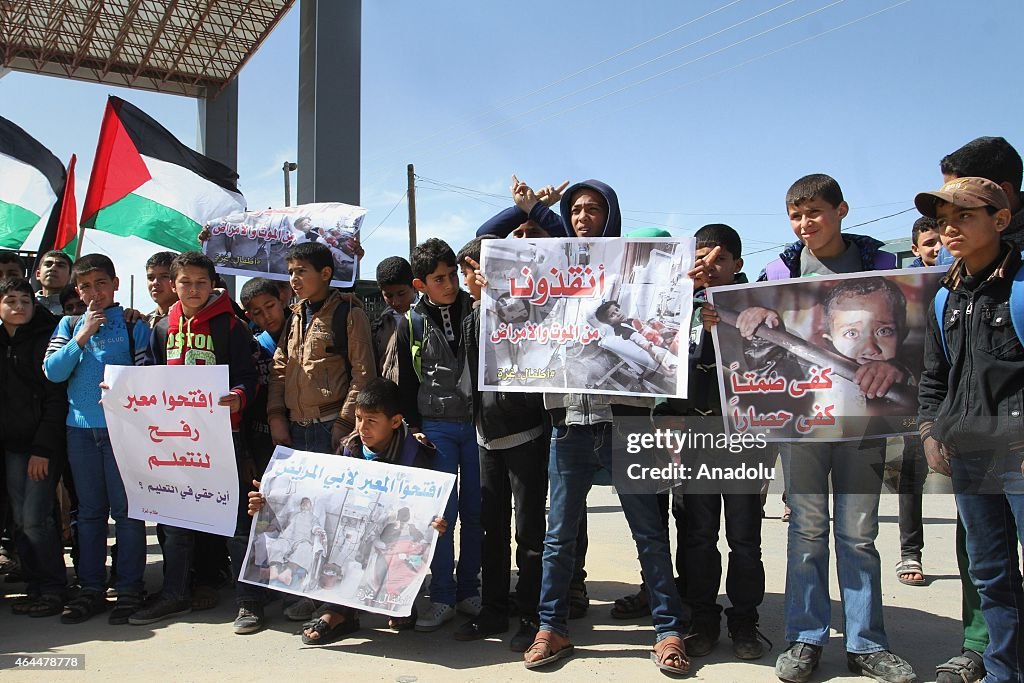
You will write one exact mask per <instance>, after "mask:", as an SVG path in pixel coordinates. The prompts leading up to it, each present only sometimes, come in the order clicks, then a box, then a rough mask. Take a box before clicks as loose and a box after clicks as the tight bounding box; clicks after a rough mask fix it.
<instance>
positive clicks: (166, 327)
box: [150, 315, 170, 365]
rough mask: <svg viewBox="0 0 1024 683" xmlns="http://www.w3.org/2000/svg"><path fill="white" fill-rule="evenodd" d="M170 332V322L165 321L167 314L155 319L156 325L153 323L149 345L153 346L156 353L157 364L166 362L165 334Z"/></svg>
mask: <svg viewBox="0 0 1024 683" xmlns="http://www.w3.org/2000/svg"><path fill="white" fill-rule="evenodd" d="M169 333H170V323H169V322H168V321H167V316H166V315H165V316H164V317H162V318H160V319H159V320H157V321H156V325H153V331H152V332H151V334H152V335H153V340H152V341H151V342H150V345H151V346H152V347H153V351H154V353H155V354H156V362H157V363H158V364H159V365H166V363H167V335H168V334H169Z"/></svg>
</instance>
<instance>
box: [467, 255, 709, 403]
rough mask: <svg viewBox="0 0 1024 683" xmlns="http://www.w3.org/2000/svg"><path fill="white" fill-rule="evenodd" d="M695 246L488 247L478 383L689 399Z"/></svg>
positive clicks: (516, 388) (493, 388)
mask: <svg viewBox="0 0 1024 683" xmlns="http://www.w3.org/2000/svg"><path fill="white" fill-rule="evenodd" d="M693 252H694V242H693V240H692V239H683V240H680V239H667V238H666V239H620V238H614V239H613V238H601V239H565V238H559V239H555V238H551V239H538V240H528V239H516V240H488V241H485V242H483V244H482V267H483V270H484V276H485V277H486V278H487V283H488V284H487V287H485V288H484V290H483V303H482V306H481V321H480V348H481V353H480V361H479V377H480V379H479V385H480V389H481V390H491V391H546V392H554V393H571V392H603V393H609V394H619V395H625V396H685V395H686V382H687V371H688V366H687V354H688V329H689V322H690V321H689V314H690V311H691V305H690V302H691V299H692V296H693V281H692V280H691V279H690V278H688V277H687V276H686V274H687V273H688V272H689V271H690V269H691V268H693Z"/></svg>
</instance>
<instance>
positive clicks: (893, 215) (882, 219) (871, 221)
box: [747, 206, 916, 256]
mask: <svg viewBox="0 0 1024 683" xmlns="http://www.w3.org/2000/svg"><path fill="white" fill-rule="evenodd" d="M915 209H916V207H913V206H912V207H910V208H909V209H904V210H903V211H897V212H896V213H890V214H888V215H885V216H879V217H878V218H872V219H871V220H869V221H864V222H862V223H854V224H853V225H847V226H844V227H843V231H844V232H845V231H846V230H851V229H853V228H859V227H861V226H862V225H869V224H871V223H877V222H878V221H884V220H886V219H888V218H895V217H896V216H902V215H903V214H905V213H909V212H911V211H914V210H915ZM787 244H789V242H780V243H778V244H775V245H774V246H771V247H766V248H764V249H758V250H757V251H749V252H747V256H753V255H754V254H763V253H764V252H766V251H773V250H775V249H778V248H779V247H784V246H786V245H787Z"/></svg>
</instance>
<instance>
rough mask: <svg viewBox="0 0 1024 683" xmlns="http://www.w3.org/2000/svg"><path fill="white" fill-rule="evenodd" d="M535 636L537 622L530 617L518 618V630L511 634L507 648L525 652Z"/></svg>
mask: <svg viewBox="0 0 1024 683" xmlns="http://www.w3.org/2000/svg"><path fill="white" fill-rule="evenodd" d="M536 638H537V623H536V622H535V621H532V620H530V619H520V620H519V630H518V631H516V634H515V635H514V636H512V640H510V641H509V643H508V648H509V649H510V650H512V652H526V651H527V650H528V649H529V648H530V646H531V645H533V641H534V640H536Z"/></svg>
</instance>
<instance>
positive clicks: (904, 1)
mask: <svg viewBox="0 0 1024 683" xmlns="http://www.w3.org/2000/svg"><path fill="white" fill-rule="evenodd" d="M838 1H840V2H841V1H842V0H838ZM908 2H910V0H900V2H897V3H895V4H892V5H889V6H888V7H885V8H883V9H880V10H877V11H875V12H871V13H870V14H866V15H864V16H862V17H859V18H857V19H854V20H852V21H848V22H845V23H843V24H839V25H838V26H834V27H832V28H830V29H827V30H825V31H822V32H820V33H816V34H814V35H812V36H808V37H806V38H802V39H801V40H798V41H796V42H793V43H790V44H788V45H784V46H783V47H780V48H777V49H775V50H771V51H769V52H766V53H764V54H761V55H758V56H757V57H753V58H751V59H747V60H745V61H743V62H740V63H739V64H736V65H734V66H731V67H728V68H726V69H722V70H720V71H716V72H714V73H711V74H708V75H706V76H702V77H701V78H697V79H694V80H692V81H688V82H686V83H682V84H680V85H677V86H674V87H671V88H667V89H665V90H663V91H661V92H659V93H656V94H654V95H651V96H650V97H646V98H643V99H639V100H633V101H631V102H629V103H628V104H626V105H624V106H622V107H619V108H618V109H614V110H609V111H604V112H601V113H600V115H607V114H611V113H616V112H619V111H622V110H625V109H629V108H631V107H635V106H636V105H637V104H640V103H642V102H647V101H650V100H652V99H655V98H663V97H664V95H665V93H667V92H672V91H674V90H678V89H680V88H683V87H686V86H689V85H693V84H695V83H699V82H701V81H704V80H707V79H709V78H712V77H715V76H720V75H722V74H725V73H728V72H730V71H735V70H736V69H738V68H740V67H743V66H746V65H747V64H751V63H753V62H756V61H759V60H761V59H765V58H767V57H771V56H773V55H776V54H778V53H780V52H783V51H785V50H789V49H791V48H794V47H796V46H798V45H802V44H804V43H807V42H810V41H812V40H816V39H818V38H821V37H823V36H826V35H828V34H830V33H833V32H835V31H839V30H842V29H844V28H847V27H849V26H852V25H854V24H857V23H860V22H862V21H866V20H867V19H870V18H872V17H875V16H877V15H879V14H882V13H884V12H888V11H890V10H892V9H895V8H896V7H899V6H900V5H905V4H907V3H908ZM833 4H836V3H833ZM830 6H831V5H828V6H826V7H823V8H821V9H819V10H815V11H821V10H824V9H827V8H828V7H830ZM803 16H804V17H806V16H807V15H803ZM801 18H803V17H798V18H797V19H794V20H790V21H788V22H786V24H791V23H793V22H794V21H797V20H799V19H801ZM786 24H780V25H779V26H775V27H773V28H771V29H767V30H766V31H762V32H761V33H759V34H755V35H753V36H750V37H748V38H745V39H743V40H742V41H738V42H736V43H733V44H732V45H728V46H726V47H724V48H720V49H718V50H715V51H714V52H710V53H708V54H705V55H703V56H701V57H698V58H696V59H694V60H691V61H690V62H687V63H685V64H681V65H679V66H676V67H673V68H672V69H669V70H668V71H664V72H661V73H660V74H656V75H654V76H651V77H648V78H646V79H643V80H642V81H638V82H636V83H633V84H630V85H627V86H624V87H622V88H620V89H618V90H615V91H612V92H610V93H606V94H605V95H601V96H600V97H596V98H594V99H591V100H589V101H587V102H583V103H581V104H578V105H574V106H572V107H569V108H568V109H563V110H561V111H557V112H554V113H552V114H549V115H548V116H545V117H543V118H541V119H538V120H537V121H532V122H530V123H526V124H522V125H521V126H519V128H518V129H517V130H512V131H508V132H506V133H502V134H501V135H499V136H497V137H499V138H500V137H507V136H508V135H512V134H513V133H517V132H519V131H520V130H522V129H523V128H529V127H532V126H536V125H539V124H541V123H544V122H545V121H548V120H550V119H552V118H555V117H558V116H562V115H563V114H567V113H569V112H571V111H575V110H576V109H579V108H581V107H587V106H590V105H591V104H594V103H595V102H598V101H600V100H602V99H604V98H606V97H611V96H612V95H616V94H618V93H621V92H623V91H624V90H628V89H629V88H632V87H635V86H636V85H639V84H640V83H643V82H646V81H649V80H651V79H652V78H658V77H660V76H663V75H665V74H666V73H669V72H670V71H675V70H677V69H680V68H683V67H685V66H688V65H689V64H692V63H693V62H695V61H699V60H701V59H705V58H707V57H710V56H712V55H714V54H718V53H721V52H723V51H725V50H728V49H730V48H732V47H736V46H737V45H739V44H741V43H743V42H747V41H749V40H752V39H754V38H757V37H760V36H762V35H764V34H765V33H768V32H771V31H775V30H777V29H779V28H781V27H782V26H784V25H786ZM482 144H483V142H478V143H474V144H472V145H467V146H465V147H461V148H459V149H456V150H453V151H452V152H450V153H448V154H446V155H444V156H443V157H440V158H441V159H447V158H449V157H451V156H455V155H457V154H461V153H463V152H466V151H469V150H471V149H474V148H476V147H479V146H480V145H482Z"/></svg>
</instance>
